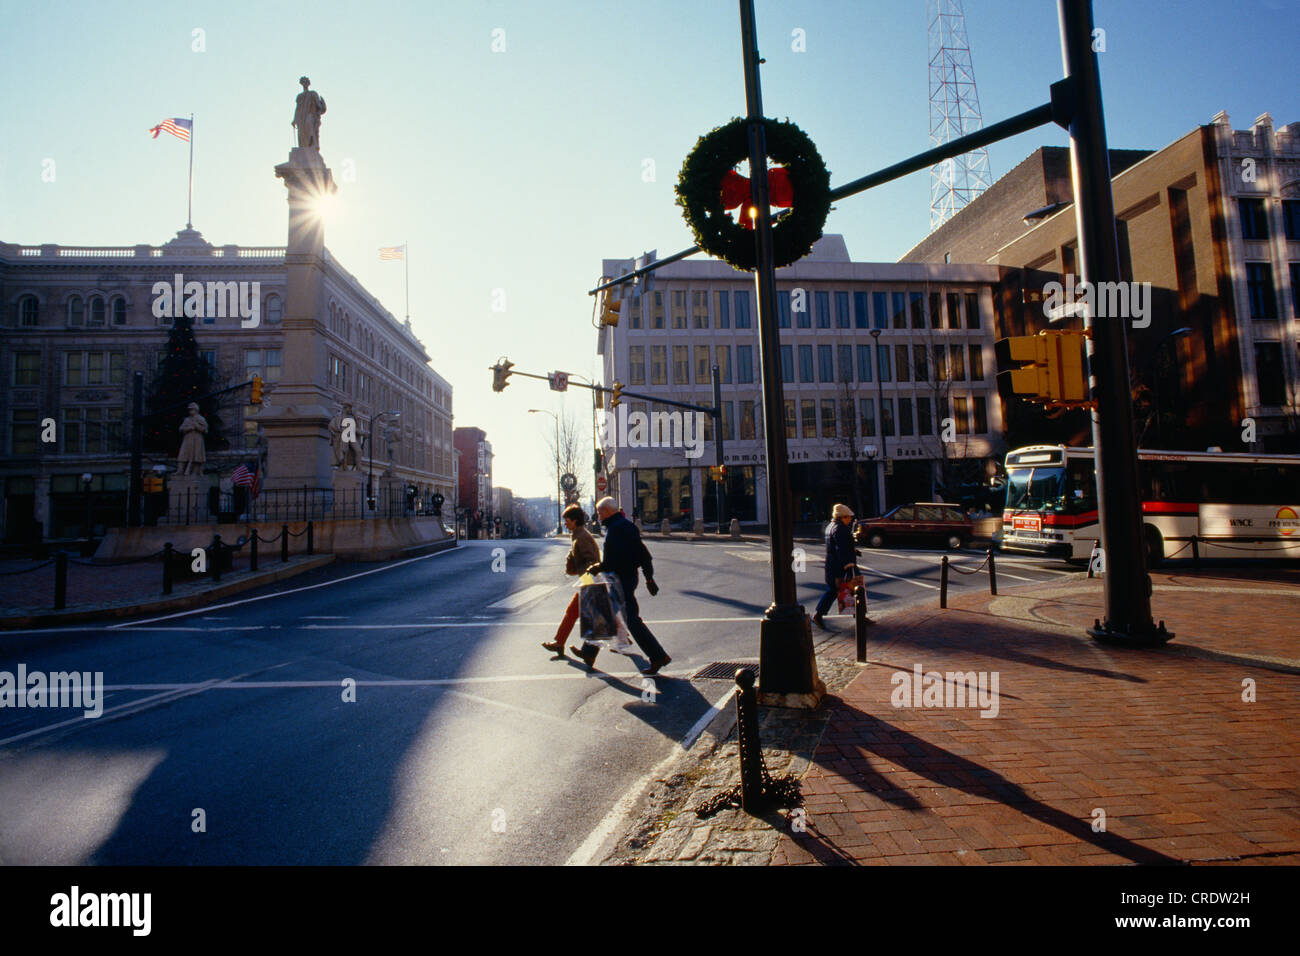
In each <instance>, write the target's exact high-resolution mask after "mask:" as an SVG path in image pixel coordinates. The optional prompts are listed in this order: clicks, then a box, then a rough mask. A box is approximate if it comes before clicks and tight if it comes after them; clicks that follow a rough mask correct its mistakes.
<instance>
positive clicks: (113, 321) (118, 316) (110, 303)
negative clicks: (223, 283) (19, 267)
mask: <svg viewBox="0 0 1300 956" xmlns="http://www.w3.org/2000/svg"><path fill="white" fill-rule="evenodd" d="M40 312H41V309H40V302H39V300H38V299H37V298H36V296H34V295H25V296H22V297H21V298H20V299H19V300H18V304H17V313H18V325H19V326H22V327H26V328H33V327H35V326H38V325H40V321H41V315H40ZM151 315H152V313H151ZM262 317H263V318H265V319H266V321H268V322H272V323H278V322H279V321H280V320H281V318H283V305H282V303H281V300H280V297H279V296H278V295H268V296H267V297H266V304H265V306H264V307H263V309H262ZM67 322H68V325H69V326H71V327H73V328H85V329H102V328H111V327H113V326H124V325H126V299H125V298H123V297H122V296H120V295H114V296H110V297H108V298H105V297H104V296H102V295H92V296H88V297H86V298H83V297H82V296H79V295H74V296H72V297H71V298H69V299H68V305H67ZM201 322H202V324H203V325H213V324H214V323H215V322H216V319H215V318H214V317H213V316H211V315H208V316H204V317H203V319H202V320H201ZM158 324H159V325H170V324H171V318H170V317H164V318H161V319H159V320H158Z"/></svg>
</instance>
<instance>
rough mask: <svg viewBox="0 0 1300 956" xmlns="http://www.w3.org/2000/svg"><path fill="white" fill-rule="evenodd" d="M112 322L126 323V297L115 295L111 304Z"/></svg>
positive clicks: (116, 323)
mask: <svg viewBox="0 0 1300 956" xmlns="http://www.w3.org/2000/svg"><path fill="white" fill-rule="evenodd" d="M112 312H113V324H114V325H126V299H124V298H122V297H121V296H120V295H119V296H115V297H114V299H113V305H112Z"/></svg>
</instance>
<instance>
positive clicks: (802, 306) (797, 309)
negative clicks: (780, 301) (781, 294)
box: [790, 288, 812, 329]
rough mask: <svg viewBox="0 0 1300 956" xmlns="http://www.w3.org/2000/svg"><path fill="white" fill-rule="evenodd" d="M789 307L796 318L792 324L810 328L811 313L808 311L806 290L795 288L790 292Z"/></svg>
mask: <svg viewBox="0 0 1300 956" xmlns="http://www.w3.org/2000/svg"><path fill="white" fill-rule="evenodd" d="M790 309H791V311H792V312H794V314H795V315H796V316H797V318H796V319H795V320H794V324H795V325H796V326H797V327H798V328H801V329H811V328H812V314H811V313H810V312H809V311H808V290H807V289H803V288H796V289H795V290H794V291H793V292H792V293H791V305H790Z"/></svg>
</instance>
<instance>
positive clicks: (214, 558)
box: [208, 534, 221, 581]
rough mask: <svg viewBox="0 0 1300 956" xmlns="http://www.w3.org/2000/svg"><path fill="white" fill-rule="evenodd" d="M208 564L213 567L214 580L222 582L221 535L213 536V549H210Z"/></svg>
mask: <svg viewBox="0 0 1300 956" xmlns="http://www.w3.org/2000/svg"><path fill="white" fill-rule="evenodd" d="M208 563H209V564H210V565H212V580H214V581H220V580H221V535H219V534H214V535H213V536H212V547H211V548H209V549H208Z"/></svg>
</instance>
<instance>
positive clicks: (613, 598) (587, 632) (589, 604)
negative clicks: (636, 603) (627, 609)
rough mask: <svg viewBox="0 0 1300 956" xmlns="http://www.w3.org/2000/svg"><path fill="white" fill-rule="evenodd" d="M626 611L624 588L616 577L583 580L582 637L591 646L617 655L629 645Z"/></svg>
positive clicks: (580, 586)
mask: <svg viewBox="0 0 1300 956" xmlns="http://www.w3.org/2000/svg"><path fill="white" fill-rule="evenodd" d="M623 608H624V600H623V586H622V585H621V584H620V583H619V580H618V578H617V577H616V576H615V575H613V574H609V573H604V574H601V575H599V576H598V577H594V578H593V577H592V576H591V575H589V574H584V575H583V576H582V577H581V578H579V580H578V622H579V628H580V631H579V633H580V634H581V635H582V638H583V640H584V641H586V642H587V643H588V644H596V645H598V646H603V647H607V648H609V649H610V650H614V651H616V650H619V649H620V648H621V647H623V646H625V645H626V644H628V643H629V641H628V640H627V638H626V637H624V636H623V635H626V634H627V633H628V631H627V624H626V621H625V614H624V610H623Z"/></svg>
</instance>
